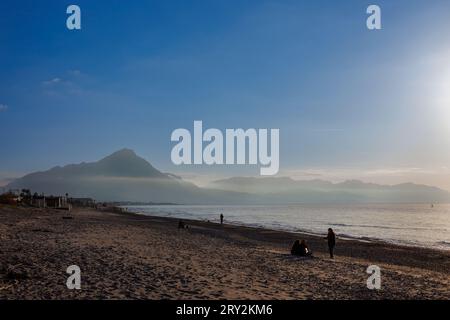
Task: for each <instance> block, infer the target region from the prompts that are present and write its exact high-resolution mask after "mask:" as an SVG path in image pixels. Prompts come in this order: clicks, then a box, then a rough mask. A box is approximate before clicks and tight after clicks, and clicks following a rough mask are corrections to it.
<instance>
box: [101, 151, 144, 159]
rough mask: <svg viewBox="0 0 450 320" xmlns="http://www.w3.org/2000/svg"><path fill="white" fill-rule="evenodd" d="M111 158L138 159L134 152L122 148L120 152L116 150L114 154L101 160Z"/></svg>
mask: <svg viewBox="0 0 450 320" xmlns="http://www.w3.org/2000/svg"><path fill="white" fill-rule="evenodd" d="M111 158H120V159H123V158H139V157H138V155H137V154H136V152H134V150H131V149H127V148H123V149H121V150H118V151H116V152H113V153H111V154H110V155H109V156H107V157H105V158H103V159H102V160H104V159H111ZM100 161H101V160H100Z"/></svg>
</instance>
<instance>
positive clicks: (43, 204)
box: [0, 189, 96, 210]
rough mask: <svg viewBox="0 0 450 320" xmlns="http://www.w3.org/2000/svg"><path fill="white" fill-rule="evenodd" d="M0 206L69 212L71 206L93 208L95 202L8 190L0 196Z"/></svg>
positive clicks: (66, 196)
mask: <svg viewBox="0 0 450 320" xmlns="http://www.w3.org/2000/svg"><path fill="white" fill-rule="evenodd" d="M0 203H1V204H10V205H27V206H32V207H37V208H53V209H61V210H70V209H71V208H72V206H78V207H95V206H96V203H95V200H93V199H91V198H70V197H69V195H68V194H65V195H64V196H53V195H50V196H46V195H44V194H38V193H34V194H31V191H30V190H28V189H22V190H9V191H8V192H5V193H3V194H1V195H0Z"/></svg>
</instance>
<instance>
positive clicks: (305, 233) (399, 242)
mask: <svg viewBox="0 0 450 320" xmlns="http://www.w3.org/2000/svg"><path fill="white" fill-rule="evenodd" d="M119 208H126V209H127V211H125V212H124V213H130V214H136V215H140V216H145V217H155V218H167V219H173V220H177V221H178V220H183V221H193V222H209V223H213V224H214V223H215V224H220V222H219V221H216V220H214V221H210V220H208V219H205V218H198V219H190V218H182V217H180V218H178V217H168V216H160V215H158V214H150V213H148V212H138V211H130V210H128V207H126V206H123V207H122V206H120V207H119ZM226 224H227V225H231V226H236V227H247V228H254V229H262V230H269V231H274V232H286V233H291V234H299V235H303V236H311V237H321V236H322V234H321V233H316V232H313V231H309V230H302V229H297V230H289V229H287V228H286V229H283V228H278V229H277V228H270V227H266V226H264V225H258V224H257V223H248V224H246V223H243V222H239V221H229V222H228V223H226ZM325 233H326V230H325V229H324V233H323V234H324V235H325ZM339 239H340V240H343V241H359V242H363V243H378V244H381V245H383V244H384V245H392V246H399V247H407V248H416V249H429V250H434V251H442V252H444V253H450V245H449V246H443V247H431V246H427V245H425V244H423V245H421V244H419V243H414V242H409V241H406V240H388V239H381V238H371V237H366V236H361V237H357V236H351V235H348V234H344V235H342V234H341V235H339Z"/></svg>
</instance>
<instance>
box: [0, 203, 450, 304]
mask: <svg viewBox="0 0 450 320" xmlns="http://www.w3.org/2000/svg"><path fill="white" fill-rule="evenodd" d="M186 222H187V224H188V226H189V228H188V229H184V230H178V229H177V225H178V220H176V219H169V218H157V217H144V216H139V215H134V214H118V213H112V212H99V211H95V210H91V209H75V210H73V211H72V212H70V213H68V212H65V211H58V210H51V209H32V208H13V207H8V206H1V205H0V299H450V252H448V251H438V250H431V249H423V248H414V247H403V246H397V245H391V244H385V243H376V242H372V243H368V242H359V241H354V240H341V239H338V242H337V247H336V258H335V259H334V260H331V259H330V258H329V257H328V254H327V252H326V250H327V245H326V241H325V240H324V239H322V238H320V237H314V236H311V235H302V234H293V233H288V232H280V231H271V230H265V229H256V228H247V227H238V226H230V225H224V226H220V225H218V224H214V223H208V222H198V221H186ZM324 236H325V235H324ZM338 236H339V235H338ZM295 239H306V240H307V241H308V243H309V245H310V248H311V249H312V250H313V252H314V258H313V259H304V258H297V257H292V256H290V255H289V249H290V246H291V244H292V242H293V240H295ZM373 264H375V265H378V266H379V267H380V268H381V281H382V282H381V290H369V289H368V288H367V286H366V280H367V278H368V277H369V275H368V274H367V273H366V269H367V267H368V266H369V265H373ZM70 265H78V266H79V267H80V268H81V287H82V288H81V290H69V289H67V287H66V280H67V277H68V276H69V275H68V274H67V273H66V269H67V267H68V266H70Z"/></svg>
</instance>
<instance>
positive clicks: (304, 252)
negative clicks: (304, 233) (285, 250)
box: [291, 240, 312, 257]
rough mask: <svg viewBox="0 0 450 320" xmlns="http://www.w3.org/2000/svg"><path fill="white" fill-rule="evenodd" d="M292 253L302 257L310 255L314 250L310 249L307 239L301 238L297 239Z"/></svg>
mask: <svg viewBox="0 0 450 320" xmlns="http://www.w3.org/2000/svg"><path fill="white" fill-rule="evenodd" d="M291 254H292V255H294V256H300V257H310V256H311V255H312V252H311V250H309V248H308V245H307V244H306V241H305V240H302V241H301V242H300V241H299V240H295V242H294V244H293V245H292V248H291Z"/></svg>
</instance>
